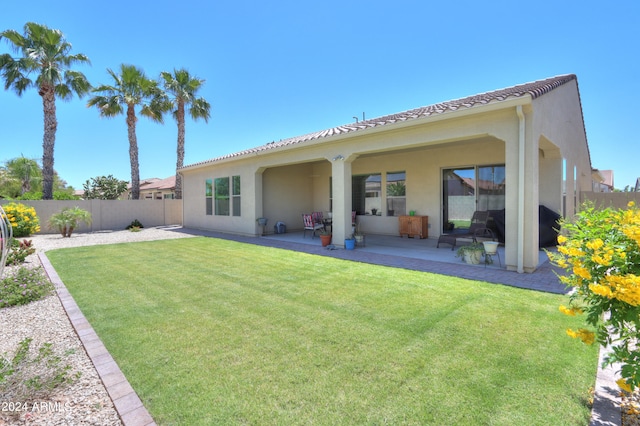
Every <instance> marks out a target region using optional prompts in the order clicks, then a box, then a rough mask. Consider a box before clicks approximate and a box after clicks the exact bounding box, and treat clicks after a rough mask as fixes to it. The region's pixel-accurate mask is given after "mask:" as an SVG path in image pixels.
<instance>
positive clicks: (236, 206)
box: [231, 176, 240, 216]
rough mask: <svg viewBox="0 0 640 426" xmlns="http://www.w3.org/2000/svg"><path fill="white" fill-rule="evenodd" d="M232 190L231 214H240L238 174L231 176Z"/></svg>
mask: <svg viewBox="0 0 640 426" xmlns="http://www.w3.org/2000/svg"><path fill="white" fill-rule="evenodd" d="M231 181H232V183H233V191H232V192H231V195H232V200H233V215H234V216H240V176H232V177H231Z"/></svg>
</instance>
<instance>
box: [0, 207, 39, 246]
mask: <svg viewBox="0 0 640 426" xmlns="http://www.w3.org/2000/svg"><path fill="white" fill-rule="evenodd" d="M2 209H3V210H4V212H5V215H6V216H5V217H4V219H5V220H7V221H8V222H9V223H10V224H11V228H12V229H13V236H14V237H15V238H22V237H28V236H29V235H31V234H35V233H36V232H40V219H38V215H37V214H36V209H34V208H33V207H31V206H26V205H24V204H19V203H9V204H6V205H4V206H3V207H2Z"/></svg>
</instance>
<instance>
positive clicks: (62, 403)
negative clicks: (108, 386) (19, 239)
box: [0, 227, 192, 426]
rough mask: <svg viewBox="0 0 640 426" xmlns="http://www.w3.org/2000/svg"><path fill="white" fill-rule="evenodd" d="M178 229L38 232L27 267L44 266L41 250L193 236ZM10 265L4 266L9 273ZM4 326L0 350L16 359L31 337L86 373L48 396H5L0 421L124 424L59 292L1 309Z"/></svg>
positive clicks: (33, 344) (36, 345)
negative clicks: (64, 235)
mask: <svg viewBox="0 0 640 426" xmlns="http://www.w3.org/2000/svg"><path fill="white" fill-rule="evenodd" d="M174 231H179V228H178V229H176V228H171V227H162V228H145V229H142V230H141V231H140V232H130V231H114V232H96V233H85V234H74V235H72V236H71V238H62V237H61V236H60V235H58V234H46V235H34V236H31V237H29V238H27V239H28V240H32V241H33V245H34V246H35V248H36V253H35V254H33V255H30V256H29V257H28V258H27V260H26V262H25V264H24V265H25V266H28V267H37V266H40V261H39V259H38V257H37V253H38V252H43V251H47V250H52V249H58V248H67V247H78V246H85V245H96V244H115V243H123V242H135V241H151V240H160V239H171V238H187V237H191V236H192V235H189V234H185V233H181V232H174ZM11 269H12V268H6V269H5V276H6V275H7V273H11ZM0 330H2V333H1V335H2V338H1V339H0V354H3V355H4V356H5V358H9V359H11V358H12V357H13V354H14V353H15V351H16V349H17V345H18V343H19V342H20V341H22V340H23V339H25V338H27V337H30V338H32V339H33V340H32V342H31V349H32V350H34V351H37V349H38V348H39V347H41V345H42V344H44V343H51V344H52V349H53V351H54V353H55V354H56V355H59V356H61V357H62V358H63V360H64V361H65V363H67V364H69V365H70V366H71V371H73V372H80V373H81V376H80V378H79V379H78V380H77V381H75V382H74V383H73V384H71V385H70V386H66V387H63V388H62V389H60V390H55V391H54V392H53V393H52V394H51V395H48V396H47V397H45V398H44V399H36V400H34V401H24V400H20V399H18V398H19V397H17V396H16V395H11V394H10V395H0V425H23V424H24V425H65V426H66V425H100V426H111V425H122V422H121V421H120V418H119V416H118V413H117V412H116V410H115V408H114V406H113V403H112V401H111V399H110V398H109V395H108V394H107V392H106V390H105V387H104V385H103V384H102V381H101V380H100V378H99V376H98V373H97V372H96V370H95V368H94V367H93V364H92V363H91V361H90V359H89V357H88V356H87V354H86V352H85V351H84V348H83V346H82V344H81V343H80V340H79V339H78V336H77V335H76V333H75V331H74V329H73V328H72V326H71V323H70V322H69V319H68V317H67V315H66V312H65V311H64V309H63V308H62V305H61V303H60V300H59V299H58V297H57V295H56V294H52V295H50V296H48V297H46V298H44V299H42V300H39V301H36V302H32V303H29V304H28V305H24V306H14V307H10V308H3V309H0Z"/></svg>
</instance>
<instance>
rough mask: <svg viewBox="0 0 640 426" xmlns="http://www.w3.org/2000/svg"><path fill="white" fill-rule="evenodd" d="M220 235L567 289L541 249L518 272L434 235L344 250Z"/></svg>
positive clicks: (294, 237) (371, 240) (376, 240)
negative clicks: (459, 251) (463, 254)
mask: <svg viewBox="0 0 640 426" xmlns="http://www.w3.org/2000/svg"><path fill="white" fill-rule="evenodd" d="M216 236H219V235H216ZM223 238H229V239H236V240H237V239H238V238H240V240H243V241H245V240H246V242H249V243H255V244H260V245H268V246H272V247H278V248H283V249H290V250H296V251H303V252H307V253H311V254H318V255H323V256H331V257H336V258H341V259H345V260H353V261H358V262H364V263H371V264H376V265H384V266H391V267H397V268H403V269H411V270H418V271H424V272H433V273H437V274H442V275H450V276H455V277H461V278H468V279H472V280H478V281H486V282H491V283H496V284H504V285H509V286H512V287H519V288H526V289H531V290H537V291H544V292H550V293H558V294H564V293H566V292H567V289H566V288H565V286H564V285H563V284H562V283H560V280H559V279H558V276H557V275H556V274H557V273H562V270H560V269H559V268H557V267H555V266H553V265H552V264H551V263H550V262H549V259H548V257H547V254H546V253H545V252H544V251H543V250H540V251H539V252H538V267H537V268H536V270H535V272H533V273H531V274H519V273H517V272H516V271H508V270H507V269H506V268H505V264H504V260H502V266H500V264H499V261H498V258H497V257H494V262H493V264H490V265H485V264H482V263H481V264H479V265H469V264H466V263H465V262H464V261H462V259H460V258H458V257H456V251H455V249H454V250H453V251H452V250H451V248H450V247H449V246H446V247H445V246H441V247H440V248H437V247H436V245H437V239H429V238H428V239H418V238H406V237H403V238H401V237H399V236H393V235H377V234H367V235H366V237H365V242H364V246H359V247H356V248H355V250H346V249H344V248H342V247H337V246H336V248H335V249H333V250H331V249H328V248H326V247H322V245H321V243H320V238H319V237H316V238H311V236H310V235H307V237H306V238H303V234H302V232H287V233H284V234H270V235H266V236H262V237H258V238H251V237H234V236H232V235H227V236H224V237H223ZM459 244H460V245H462V244H464V243H463V242H460V243H459ZM504 253H505V248H504V246H503V245H501V246H500V247H499V248H498V254H499V255H500V259H504Z"/></svg>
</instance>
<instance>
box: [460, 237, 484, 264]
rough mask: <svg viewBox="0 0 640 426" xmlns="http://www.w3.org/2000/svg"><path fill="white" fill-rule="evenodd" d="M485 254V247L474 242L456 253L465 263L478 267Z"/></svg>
mask: <svg viewBox="0 0 640 426" xmlns="http://www.w3.org/2000/svg"><path fill="white" fill-rule="evenodd" d="M483 254H484V246H483V245H482V244H480V243H477V242H474V243H471V244H469V245H466V246H462V247H460V248H459V249H458V251H457V252H456V257H461V258H463V259H464V261H465V262H467V263H469V264H471V265H477V264H479V263H480V260H481V259H482V255H483Z"/></svg>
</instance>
